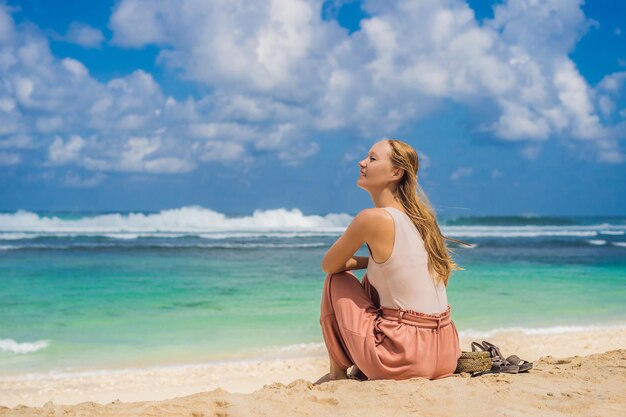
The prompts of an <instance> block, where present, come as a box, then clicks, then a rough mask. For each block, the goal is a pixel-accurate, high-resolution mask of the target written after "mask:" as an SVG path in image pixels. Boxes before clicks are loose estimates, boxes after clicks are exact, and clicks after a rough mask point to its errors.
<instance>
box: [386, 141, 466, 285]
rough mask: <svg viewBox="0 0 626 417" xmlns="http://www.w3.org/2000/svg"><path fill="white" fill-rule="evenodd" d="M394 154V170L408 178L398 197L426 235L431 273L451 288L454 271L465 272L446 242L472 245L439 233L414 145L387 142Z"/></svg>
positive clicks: (416, 224) (402, 181) (438, 280)
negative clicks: (420, 181) (455, 260)
mask: <svg viewBox="0 0 626 417" xmlns="http://www.w3.org/2000/svg"><path fill="white" fill-rule="evenodd" d="M387 142H388V143H389V146H390V147H391V152H390V155H389V159H390V160H391V164H392V165H393V167H394V168H400V169H402V170H403V171H404V175H402V178H401V179H400V182H399V183H398V188H397V189H396V191H395V197H396V198H397V199H398V201H400V203H401V204H402V206H403V207H404V210H405V211H406V214H407V215H408V216H409V217H410V218H411V220H412V221H413V223H414V224H415V227H417V230H418V231H419V233H420V235H421V236H422V240H423V241H424V247H425V248H426V252H427V253H428V271H429V272H430V273H431V275H434V276H435V280H436V281H437V282H438V283H441V282H443V284H444V285H445V286H448V279H449V278H450V275H451V274H452V271H453V270H460V271H462V270H464V268H460V267H459V266H458V265H457V264H456V263H455V262H454V261H453V260H452V258H451V257H450V253H449V251H451V250H450V249H448V247H447V246H446V244H445V241H444V240H446V239H447V240H452V241H455V242H458V243H461V244H464V245H468V246H471V245H470V244H469V243H465V242H462V241H460V240H456V239H452V238H449V237H446V236H444V235H443V234H442V233H441V230H439V225H438V224H437V217H436V215H435V211H434V210H433V208H432V206H431V205H430V202H429V201H428V197H426V194H425V193H424V190H422V187H421V186H420V185H419V183H418V182H417V170H418V169H419V159H418V157H417V152H416V151H415V149H413V147H412V146H411V145H409V144H408V143H406V142H402V141H401V140H397V139H387Z"/></svg>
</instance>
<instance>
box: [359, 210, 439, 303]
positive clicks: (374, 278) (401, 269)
mask: <svg viewBox="0 0 626 417" xmlns="http://www.w3.org/2000/svg"><path fill="white" fill-rule="evenodd" d="M383 209H384V210H386V211H387V212H388V213H389V214H390V215H391V217H392V218H393V222H394V243H393V249H392V252H391V256H390V257H389V259H387V260H386V261H385V262H382V263H377V262H376V261H374V259H373V257H372V254H371V250H370V257H369V262H368V267H367V278H368V280H369V282H370V283H371V284H372V285H373V286H374V288H376V291H377V292H378V295H379V297H380V304H381V306H384V307H392V308H402V309H404V310H412V311H415V312H418V313H426V314H439V313H442V312H444V311H445V310H446V309H447V307H448V298H447V294H446V287H445V285H444V284H443V283H439V284H437V283H436V282H435V280H434V279H433V277H432V276H431V274H430V273H429V271H428V253H427V252H426V249H425V247H424V241H423V239H422V237H421V235H420V233H419V232H418V230H417V228H416V227H415V225H414V224H413V222H412V221H411V219H410V217H409V216H408V215H407V214H405V213H404V212H402V211H400V210H398V209H396V208H395V207H383Z"/></svg>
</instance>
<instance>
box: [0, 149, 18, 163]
mask: <svg viewBox="0 0 626 417" xmlns="http://www.w3.org/2000/svg"><path fill="white" fill-rule="evenodd" d="M21 161H22V158H21V157H20V155H19V154H16V153H12V152H0V165H17V164H19V163H20V162H21Z"/></svg>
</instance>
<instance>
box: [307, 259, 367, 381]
mask: <svg viewBox="0 0 626 417" xmlns="http://www.w3.org/2000/svg"><path fill="white" fill-rule="evenodd" d="M375 312H376V308H375V307H374V305H373V304H372V302H371V300H370V298H369V295H368V294H367V293H366V291H365V290H364V289H363V286H362V285H361V283H360V282H359V280H358V278H357V277H356V276H355V275H354V274H353V273H352V272H349V271H345V272H341V273H337V274H328V275H327V276H326V281H325V282H324V290H323V292H322V305H321V314H320V324H321V326H322V335H323V336H324V342H325V343H326V348H327V349H328V355H329V358H330V372H329V374H328V375H325V376H323V377H322V378H320V380H319V381H318V382H317V383H321V382H326V381H327V380H334V379H344V378H346V377H347V375H346V371H347V369H348V368H349V367H351V366H352V365H353V364H354V360H353V358H352V357H351V352H350V351H349V349H348V348H347V344H348V343H346V342H349V341H347V340H346V337H354V335H355V334H357V333H358V332H359V331H362V332H363V333H365V332H367V330H365V327H369V326H368V324H369V320H372V319H373V318H372V317H373V316H374V315H375ZM368 315H369V316H371V317H370V318H369V319H368ZM353 353H356V354H357V355H358V354H359V352H353Z"/></svg>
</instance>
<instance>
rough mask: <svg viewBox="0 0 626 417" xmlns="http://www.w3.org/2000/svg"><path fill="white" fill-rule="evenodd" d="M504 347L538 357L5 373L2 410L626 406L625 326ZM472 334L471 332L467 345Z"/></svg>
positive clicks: (313, 412)
mask: <svg viewBox="0 0 626 417" xmlns="http://www.w3.org/2000/svg"><path fill="white" fill-rule="evenodd" d="M489 340H490V341H492V342H494V343H496V344H497V345H498V346H500V347H501V350H502V352H503V354H505V355H510V354H513V353H515V354H517V355H518V356H520V357H522V358H523V359H527V360H530V361H533V362H534V368H533V369H532V370H531V371H530V372H529V373H523V374H486V375H481V376H477V377H470V375H469V374H457V375H454V376H452V377H449V378H444V379H441V380H437V381H428V380H426V379H424V378H415V379H411V380H407V381H367V382H358V381H352V380H346V381H335V382H330V383H327V384H322V385H320V386H313V385H312V381H314V380H316V379H317V378H318V377H319V376H320V375H322V374H323V373H324V372H325V370H326V367H327V359H326V358H325V356H324V354H323V353H324V352H323V349H322V348H321V347H320V352H319V353H320V354H319V355H317V356H309V357H302V358H289V359H276V360H261V361H241V362H228V363H214V364H203V365H188V366H176V367H161V368H149V369H126V370H114V371H113V370H112V371H102V372H88V373H76V374H55V375H44V374H38V375H33V374H31V375H22V376H14V377H12V376H5V377H2V378H0V405H2V407H0V416H53V415H67V416H72V415H80V416H148V415H149V416H250V415H255V416H256V415H259V416H265V415H267V416H270V415H272V416H275V415H285V416H289V415H302V416H309V415H310V416H320V415H333V416H343V415H345V416H349V415H355V414H358V413H360V412H364V413H369V414H372V413H373V414H374V415H389V416H392V415H393V416H404V415H407V416H409V415H411V416H416V415H425V416H426V415H428V416H439V415H441V416H444V415H465V416H473V415H476V416H478V415H485V410H490V411H494V412H497V413H498V414H499V415H506V416H518V415H520V416H521V415H568V416H569V415H577V416H596V415H597V416H621V415H624V413H625V412H626V392H625V391H624V389H623V387H624V386H625V383H626V328H623V327H616V328H607V329H600V330H594V331H586V332H567V333H554V334H542V335H528V334H523V333H522V332H517V331H508V332H501V333H497V334H494V335H493V336H492V337H490V338H489ZM470 342H471V340H470V339H468V338H462V340H461V343H462V345H461V346H462V348H463V350H469V344H470Z"/></svg>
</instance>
